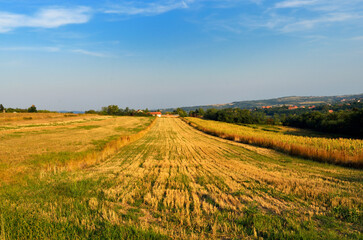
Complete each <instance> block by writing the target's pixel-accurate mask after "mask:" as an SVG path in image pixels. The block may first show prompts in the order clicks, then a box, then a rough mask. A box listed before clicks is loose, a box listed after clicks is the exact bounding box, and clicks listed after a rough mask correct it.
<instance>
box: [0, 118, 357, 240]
mask: <svg viewBox="0 0 363 240" xmlns="http://www.w3.org/2000/svg"><path fill="white" fill-rule="evenodd" d="M139 133H140V132H139ZM245 146H246V145H244V144H240V143H237V142H231V141H227V140H224V139H221V138H218V137H214V136H210V135H207V134H204V133H203V132H201V131H198V130H196V129H194V128H192V127H191V126H189V125H187V124H186V123H184V122H183V121H181V120H180V119H177V118H158V119H157V121H156V122H154V126H152V127H151V128H150V129H149V131H148V132H147V133H146V134H145V135H144V136H143V137H142V138H139V139H138V140H137V141H134V142H133V143H131V144H128V145H126V146H124V147H123V148H121V150H120V151H118V152H117V154H115V155H114V156H113V157H111V158H108V159H107V160H105V161H101V162H99V164H96V165H92V166H91V167H88V168H85V169H78V170H76V171H69V172H64V174H55V175H54V176H53V175H52V174H48V175H45V176H43V177H42V178H41V179H40V180H39V182H36V181H35V182H32V183H31V184H29V185H28V186H26V187H20V188H15V189H9V190H7V191H5V190H3V191H0V200H1V201H0V215H1V210H2V209H3V214H4V219H6V220H4V221H5V223H6V224H5V227H4V229H5V230H4V232H5V233H6V234H9V236H11V235H12V236H19V235H16V234H13V232H14V229H15V230H21V229H27V230H29V229H30V230H32V231H31V233H34V236H55V235H56V234H59V233H62V234H64V235H61V236H67V237H64V238H92V236H93V235H88V234H94V235H98V236H99V235H102V233H112V232H117V230H118V229H124V227H127V226H132V227H134V226H136V230H137V231H135V227H134V228H133V229H132V230H131V231H128V233H125V234H126V236H127V237H129V238H130V239H136V238H138V237H142V238H144V239H145V238H146V239H152V236H159V237H160V235H152V234H151V235H133V234H137V233H138V231H139V230H140V229H141V230H142V231H144V232H147V233H148V231H151V232H152V233H155V232H156V233H160V234H162V235H167V236H169V237H170V238H172V239H258V238H270V239H349V238H357V239H359V237H360V236H361V235H360V234H361V232H362V231H363V229H362V225H360V224H359V221H360V220H359V219H361V218H362V212H361V211H362V209H363V197H362V196H363V190H362V189H363V178H362V176H363V175H362V171H361V170H357V169H349V168H343V167H340V166H335V165H327V164H321V163H317V162H312V161H307V160H302V159H300V158H294V157H291V156H288V155H285V154H281V153H278V152H275V151H273V150H266V149H263V148H258V147H251V146H248V149H246V148H245ZM9 196H11V198H9ZM17 196H22V197H20V198H19V197H17ZM4 209H6V210H4ZM24 212H25V213H26V214H24V215H19V213H24ZM34 215H36V216H37V218H36V221H33V223H34V224H35V225H36V227H32V226H33V225H32V224H29V222H31V221H32V219H34ZM23 216H26V217H27V218H25V219H24V217H23ZM12 219H15V220H14V221H13V220H12ZM8 222H10V223H9V224H7V223H8ZM19 222H22V223H24V225H20V226H19V224H18V223H19ZM38 223H39V224H38ZM40 226H41V227H40ZM39 229H45V230H42V231H39ZM68 229H69V231H68ZM0 231H1V229H0ZM43 231H47V234H49V235H42V234H43ZM28 232H29V231H27V232H26V233H24V234H27V233H28ZM36 234H37V235H36ZM77 234H79V235H77ZM127 234H129V235H127ZM20 236H23V235H20ZM78 236H79V237H78ZM150 236H151V237H150ZM124 237H125V235H124ZM148 237H149V238H148ZM96 238H97V237H96ZM99 238H102V237H99ZM104 238H107V237H104ZM109 238H111V237H109ZM115 238H117V237H115ZM118 238H121V237H118ZM125 238H126V237H125ZM154 239H158V238H157V237H154Z"/></svg>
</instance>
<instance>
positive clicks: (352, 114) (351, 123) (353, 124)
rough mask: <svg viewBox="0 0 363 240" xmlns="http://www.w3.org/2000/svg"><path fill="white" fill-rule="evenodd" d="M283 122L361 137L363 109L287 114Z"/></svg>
mask: <svg viewBox="0 0 363 240" xmlns="http://www.w3.org/2000/svg"><path fill="white" fill-rule="evenodd" d="M283 124H284V125H286V126H291V127H298V128H308V129H312V130H316V131H321V132H328V133H339V134H344V135H349V136H356V137H359V138H363V109H359V110H358V109H357V110H353V111H348V110H340V111H338V112H333V113H322V112H317V111H315V112H310V113H304V114H301V115H289V116H287V118H286V120H285V121H284V122H283Z"/></svg>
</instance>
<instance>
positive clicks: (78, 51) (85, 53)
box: [72, 49, 109, 57]
mask: <svg viewBox="0 0 363 240" xmlns="http://www.w3.org/2000/svg"><path fill="white" fill-rule="evenodd" d="M72 52H74V53H79V54H83V55H87V56H92V57H109V56H108V55H106V54H104V53H100V52H92V51H87V50H84V49H74V50H72Z"/></svg>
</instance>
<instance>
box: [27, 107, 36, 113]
mask: <svg viewBox="0 0 363 240" xmlns="http://www.w3.org/2000/svg"><path fill="white" fill-rule="evenodd" d="M28 112H30V113H35V112H37V108H36V107H35V105H32V106H31V107H30V108H28Z"/></svg>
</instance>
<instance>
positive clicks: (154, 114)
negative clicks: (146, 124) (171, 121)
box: [149, 112, 161, 117]
mask: <svg viewBox="0 0 363 240" xmlns="http://www.w3.org/2000/svg"><path fill="white" fill-rule="evenodd" d="M149 114H150V115H152V116H157V117H161V112H149Z"/></svg>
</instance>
